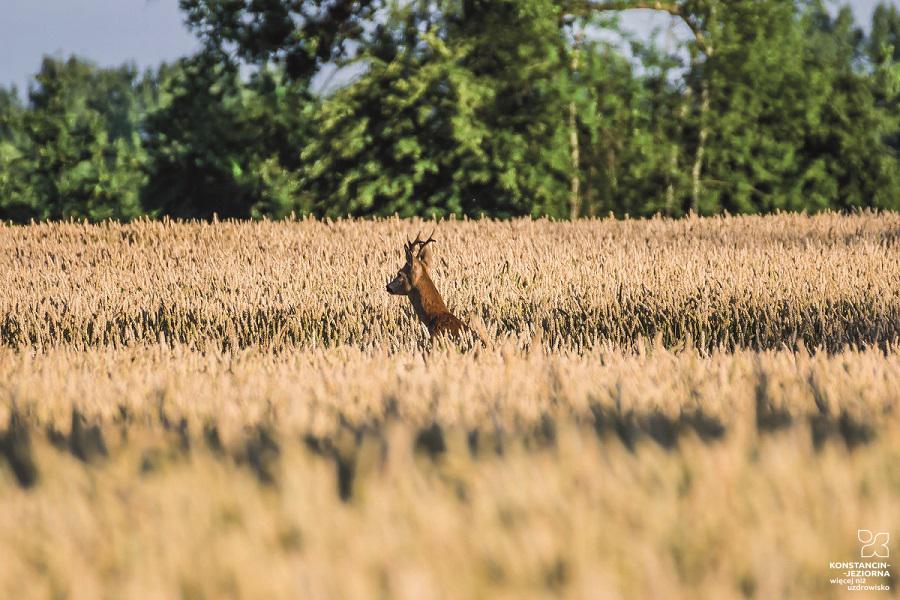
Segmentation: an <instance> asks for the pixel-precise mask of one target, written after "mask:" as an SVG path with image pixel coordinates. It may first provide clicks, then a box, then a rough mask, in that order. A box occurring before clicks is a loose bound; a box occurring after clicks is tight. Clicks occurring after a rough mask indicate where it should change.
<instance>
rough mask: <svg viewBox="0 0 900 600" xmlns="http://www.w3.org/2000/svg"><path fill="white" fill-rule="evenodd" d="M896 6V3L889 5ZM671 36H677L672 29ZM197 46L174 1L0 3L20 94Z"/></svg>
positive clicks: (646, 23)
mask: <svg viewBox="0 0 900 600" xmlns="http://www.w3.org/2000/svg"><path fill="white" fill-rule="evenodd" d="M893 1H894V3H895V4H898V6H900V0H893ZM877 2H878V0H851V1H850V2H849V4H850V5H851V6H852V7H853V10H854V13H856V15H857V20H861V21H863V22H868V19H869V16H870V15H871V12H872V9H873V7H874V6H875V5H876V4H877ZM669 22H670V18H669V17H668V16H666V15H663V14H660V13H654V12H653V11H643V10H640V11H627V13H625V14H624V16H623V19H622V23H623V25H625V26H626V27H627V28H629V29H631V30H633V31H636V32H649V31H651V30H653V28H654V27H662V28H665V27H667V25H668V23H669ZM674 31H676V32H681V34H683V32H682V31H681V30H680V29H679V28H678V27H676V28H674ZM196 47H197V42H196V40H195V39H194V38H193V36H192V35H191V34H190V33H189V32H188V30H187V29H186V28H185V27H184V25H183V24H182V16H181V13H180V12H179V10H178V2H177V0H0V85H4V86H8V85H10V84H15V85H16V86H18V87H19V90H20V92H21V93H23V95H24V92H25V91H26V89H27V82H28V80H29V78H30V76H31V75H32V74H33V73H34V72H36V71H37V69H38V67H39V66H40V62H41V57H42V56H43V55H44V54H56V55H61V56H68V55H70V54H73V53H74V54H77V55H79V56H82V57H85V58H88V59H90V60H92V61H94V62H96V63H98V64H100V65H103V66H110V65H119V64H122V63H123V62H134V63H135V64H137V66H138V67H140V68H144V67H149V66H153V65H155V64H157V63H159V62H160V61H163V60H172V59H175V58H177V57H179V56H183V55H185V54H189V53H191V52H192V51H193V50H194V49H195V48H196Z"/></svg>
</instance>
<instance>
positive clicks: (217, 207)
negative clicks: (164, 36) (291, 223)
mask: <svg viewBox="0 0 900 600" xmlns="http://www.w3.org/2000/svg"><path fill="white" fill-rule="evenodd" d="M159 79H160V82H159V89H160V95H161V101H160V107H159V108H158V109H157V110H156V111H154V112H152V113H151V114H150V115H148V117H147V120H146V131H147V142H146V146H147V151H148V153H149V157H150V160H149V162H148V169H149V183H148V185H147V186H146V188H145V189H144V193H143V198H144V207H145V208H146V209H147V210H149V211H150V212H151V214H154V215H163V214H165V215H171V216H175V217H185V218H188V217H200V218H210V217H212V215H213V214H218V215H219V216H220V217H223V218H227V217H238V218H246V217H260V216H264V215H268V216H273V217H284V216H287V215H288V214H290V213H291V212H292V211H297V212H306V211H307V210H308V206H307V205H305V204H304V201H303V198H304V196H303V195H302V194H299V193H298V183H297V175H296V173H295V170H296V168H297V159H296V156H297V152H296V148H297V147H298V146H299V139H298V136H302V135H303V133H304V132H305V131H306V126H305V121H306V116H305V115H306V111H307V110H308V104H309V102H310V100H309V98H308V96H307V95H306V94H305V92H304V88H303V87H301V86H298V85H296V84H292V83H287V82H285V81H284V80H283V78H282V77H281V76H280V75H279V74H278V73H277V72H276V71H272V70H269V69H262V70H260V71H258V72H257V73H256V74H254V76H253V77H252V78H251V80H250V82H248V83H246V84H245V83H243V82H242V81H241V79H240V77H239V74H238V71H237V69H236V68H235V67H234V66H233V65H231V64H229V63H228V62H225V61H222V60H219V57H216V56H214V55H212V54H200V55H197V56H195V57H192V58H190V59H184V60H181V61H179V62H178V63H177V64H176V65H174V66H171V67H166V68H164V69H162V70H161V71H160V75H159Z"/></svg>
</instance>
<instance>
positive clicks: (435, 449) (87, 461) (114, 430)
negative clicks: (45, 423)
mask: <svg viewBox="0 0 900 600" xmlns="http://www.w3.org/2000/svg"><path fill="white" fill-rule="evenodd" d="M755 412H756V416H755V427H756V431H757V432H758V434H759V436H760V438H761V439H762V438H764V437H765V436H767V435H772V434H776V433H778V432H781V431H786V430H791V429H793V428H798V427H799V428H804V429H805V430H806V431H808V432H809V434H810V442H811V444H812V446H813V447H814V448H815V449H816V450H817V451H819V450H821V449H822V448H824V447H825V445H826V444H828V443H830V442H834V443H843V445H844V446H845V447H846V448H847V450H848V451H852V450H854V449H855V448H857V447H858V446H860V445H864V444H867V443H869V442H871V441H873V440H874V439H875V434H876V432H875V430H874V428H873V427H872V426H871V425H869V424H867V423H864V422H861V421H860V420H859V419H857V418H855V417H853V416H852V415H851V414H850V413H848V412H847V411H846V410H842V411H841V412H840V413H838V414H830V413H829V412H828V411H827V410H825V409H824V408H823V407H821V406H820V407H819V412H818V413H816V414H811V415H804V416H800V417H794V416H792V415H791V414H790V413H789V412H788V411H786V410H784V409H781V408H779V407H777V406H773V405H772V404H770V403H769V401H768V400H767V399H766V397H765V396H764V395H762V394H758V395H757V400H756V411H755ZM562 427H565V428H566V429H571V428H572V427H574V428H576V429H577V430H580V431H583V432H591V434H593V435H596V436H597V438H598V439H599V441H600V442H601V444H621V445H622V446H624V447H625V448H626V449H627V450H628V451H629V452H631V453H637V452H640V449H641V448H642V447H643V445H645V444H652V445H656V446H658V447H660V448H663V449H664V450H666V451H667V452H671V453H676V452H678V451H679V444H680V443H681V440H682V439H683V438H685V436H689V437H692V438H694V439H697V440H700V441H701V442H702V443H705V444H715V443H717V442H718V441H719V440H722V439H723V438H725V437H726V436H727V435H728V428H727V427H726V425H725V424H724V423H723V422H722V421H721V420H720V419H719V418H717V417H716V416H714V415H710V414H708V413H706V412H704V411H703V410H700V409H695V410H691V411H685V412H682V413H680V414H679V415H677V416H672V415H667V414H665V413H663V412H661V411H656V410H654V411H646V412H636V411H632V410H624V411H623V410H620V409H618V408H615V407H609V406H603V405H600V404H597V403H595V404H593V405H591V406H590V409H589V413H588V414H585V415H582V416H574V415H565V416H561V417H554V416H552V415H549V414H544V415H542V416H540V418H538V419H537V420H536V421H535V422H533V423H531V424H523V425H521V426H519V427H518V428H516V429H514V430H510V429H508V428H504V427H502V426H500V425H497V424H494V426H491V427H478V428H471V429H463V428H460V427H458V426H446V425H443V424H441V423H439V422H437V421H435V422H432V423H430V424H428V425H425V426H419V427H413V426H410V425H409V424H408V423H405V422H403V421H402V420H401V419H400V418H399V417H397V416H396V415H390V416H388V417H386V418H385V419H383V420H381V421H372V422H368V423H364V424H352V423H350V422H348V421H346V420H345V419H343V418H342V419H341V421H340V423H339V424H338V425H337V426H336V428H335V429H334V431H333V432H332V433H330V434H329V435H319V436H317V435H313V434H312V433H307V434H305V435H302V436H300V438H299V439H298V438H297V437H294V436H289V435H286V434H283V433H280V432H279V431H278V430H277V429H276V428H275V427H274V426H273V425H271V424H258V425H255V426H253V427H248V428H246V429H245V430H244V431H243V433H242V435H240V436H238V437H237V438H236V439H231V440H230V441H229V443H227V444H226V443H225V442H223V440H222V437H221V436H220V433H219V430H218V427H217V426H216V424H215V423H206V424H204V425H203V426H202V427H197V428H196V431H192V430H191V428H190V426H189V424H188V422H187V421H186V420H185V419H180V420H176V419H169V418H167V417H166V415H165V413H164V411H163V410H162V408H160V411H159V415H158V419H157V420H156V422H147V421H142V422H137V420H132V419H130V418H129V416H128V415H127V414H126V413H125V412H124V411H123V412H122V414H121V415H119V417H117V418H116V419H114V420H113V421H112V422H109V423H103V424H101V423H99V422H90V421H89V420H88V419H87V418H85V416H84V415H82V414H81V413H80V412H78V411H77V410H75V411H73V412H72V417H71V425H70V428H69V431H67V432H62V431H58V430H57V429H55V428H52V427H50V428H46V429H44V431H43V435H41V434H40V431H39V429H38V428H37V427H36V426H33V425H31V424H29V420H28V416H27V415H24V414H22V413H21V412H19V411H17V410H15V409H14V410H13V411H12V413H11V415H10V417H9V420H8V422H7V426H6V428H5V429H4V430H2V431H0V455H2V457H3V458H5V462H6V463H7V464H8V465H9V468H10V470H11V472H12V474H13V475H14V477H15V480H16V481H17V482H18V484H19V485H20V486H21V487H22V488H30V487H32V486H34V485H36V484H38V482H39V474H40V466H39V464H38V460H37V458H36V454H37V453H36V452H35V449H34V448H35V445H36V444H45V445H46V446H48V447H51V448H55V450H56V451H57V452H60V453H65V454H69V455H71V456H72V457H74V458H75V459H77V461H78V462H80V463H81V464H82V465H84V466H85V467H86V468H94V467H98V466H102V465H103V463H104V462H105V461H106V460H107V459H108V458H109V457H110V456H111V455H114V454H116V453H119V452H122V451H123V450H131V449H136V450H137V453H136V455H137V456H139V457H140V462H139V464H137V465H136V472H137V473H139V474H140V476H144V477H149V476H152V475H153V473H154V472H156V471H157V470H159V469H160V468H163V467H164V466H165V465H166V464H167V463H171V462H176V461H179V460H184V459H185V457H186V456H187V455H188V454H189V453H190V452H192V451H199V452H205V453H208V454H209V455H212V456H214V457H216V458H217V459H218V460H223V461H228V462H231V463H232V464H234V465H236V466H238V467H240V468H246V469H248V470H249V471H250V472H252V473H253V475H254V476H255V477H256V479H257V480H258V481H259V483H260V484H261V485H265V486H275V487H277V486H278V485H279V473H280V458H281V456H282V453H283V450H284V448H285V447H286V446H287V445H289V444H292V443H293V444H297V445H298V446H299V448H300V449H301V451H303V452H309V453H311V454H312V455H314V456H317V457H319V458H320V459H322V460H326V461H329V462H330V463H331V464H332V465H333V468H334V470H335V481H336V484H337V489H336V492H337V496H338V497H339V498H340V499H341V500H342V501H345V502H346V501H350V500H352V498H353V495H354V483H355V480H356V478H357V475H358V472H359V469H360V465H361V464H364V465H366V467H365V468H366V469H372V468H374V469H375V470H379V469H381V468H383V467H384V464H385V462H386V460H387V457H388V453H389V451H391V452H401V453H402V452H411V454H412V455H413V456H418V457H421V458H423V459H424V460H425V461H426V462H427V463H430V464H432V465H434V467H433V468H438V469H439V468H440V465H441V464H442V462H443V461H444V460H445V459H446V458H447V457H448V456H453V455H456V456H457V457H462V458H464V459H465V460H486V459H490V458H492V457H493V458H494V459H496V458H500V459H502V457H503V456H504V455H505V454H506V452H507V451H508V450H510V449H516V451H520V452H521V451H525V452H535V453H539V452H553V451H555V449H556V447H557V444H558V442H559V439H558V437H559V435H560V433H559V432H560V430H561V428H562ZM391 428H399V429H400V430H402V431H404V432H405V437H404V436H401V437H399V438H396V437H392V436H391V435H389V430H390V429H391ZM396 439H400V440H406V441H405V442H400V443H401V445H402V446H405V447H400V448H396V447H395V448H390V444H391V443H393V444H395V445H396V444H397V443H398V442H396V441H394V442H389V440H396ZM407 444H408V445H407ZM454 453H455V454H454Z"/></svg>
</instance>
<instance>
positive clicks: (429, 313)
mask: <svg viewBox="0 0 900 600" xmlns="http://www.w3.org/2000/svg"><path fill="white" fill-rule="evenodd" d="M433 241H434V239H433V238H429V239H428V240H427V241H425V242H422V241H420V240H419V236H416V241H415V242H409V243H407V244H406V247H405V250H406V264H405V265H403V267H402V268H401V269H400V270H399V271H398V272H397V276H396V277H395V278H394V280H393V281H391V282H390V283H389V284H388V285H387V291H388V293H389V294H394V295H398V296H408V297H409V301H410V302H411V303H412V305H413V310H414V311H415V312H416V316H417V317H419V321H421V322H422V323H423V324H424V325H425V326H426V327H427V328H428V333H429V334H431V337H432V338H434V337H436V336H439V335H449V336H451V337H459V335H460V334H462V333H463V332H465V331H468V330H469V327H468V326H467V325H466V324H465V323H463V322H462V321H460V320H459V319H458V318H456V317H455V316H454V315H453V314H452V313H451V312H450V310H449V309H448V308H447V305H446V304H445V303H444V299H443V298H441V294H440V293H439V292H438V291H437V288H436V287H434V282H433V281H431V277H430V276H429V275H428V266H429V264H430V262H431V253H430V248H428V243H430V242H433Z"/></svg>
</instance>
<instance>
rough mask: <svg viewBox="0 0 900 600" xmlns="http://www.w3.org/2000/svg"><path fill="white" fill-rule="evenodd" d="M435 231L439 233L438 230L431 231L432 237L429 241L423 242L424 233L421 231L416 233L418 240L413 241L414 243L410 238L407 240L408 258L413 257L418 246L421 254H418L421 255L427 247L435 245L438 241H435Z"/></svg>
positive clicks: (429, 237)
mask: <svg viewBox="0 0 900 600" xmlns="http://www.w3.org/2000/svg"><path fill="white" fill-rule="evenodd" d="M435 231H437V229H436V228H435V229H432V230H431V235H429V236H428V239H427V240H422V232H421V231H419V232H418V233H416V239H415V240H413V241H412V242H410V241H409V238H406V246H405V249H406V254H407V255H408V256H410V257H412V256H413V250H415V248H416V246H418V247H419V252H418V254H419V255H421V253H422V251H423V250H425V246H427V245H428V244H432V243H434V242H436V241H437V240H436V239H434V232H435Z"/></svg>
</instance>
